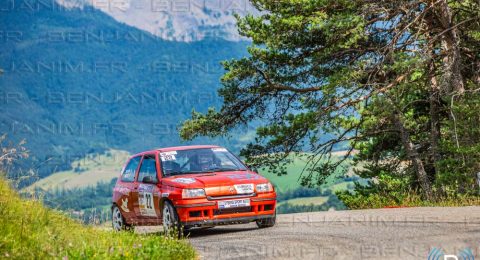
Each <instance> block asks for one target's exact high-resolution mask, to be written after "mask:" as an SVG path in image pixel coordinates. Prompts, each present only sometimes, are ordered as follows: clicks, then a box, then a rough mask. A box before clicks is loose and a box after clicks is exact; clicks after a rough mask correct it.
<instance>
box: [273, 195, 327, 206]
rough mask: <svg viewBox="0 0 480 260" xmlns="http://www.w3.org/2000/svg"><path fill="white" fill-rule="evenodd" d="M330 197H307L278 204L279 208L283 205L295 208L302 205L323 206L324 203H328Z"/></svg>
mask: <svg viewBox="0 0 480 260" xmlns="http://www.w3.org/2000/svg"><path fill="white" fill-rule="evenodd" d="M327 200H328V197H325V196H318V197H305V198H295V199H289V200H286V201H282V202H280V203H278V206H280V205H282V204H286V203H288V204H290V205H294V206H301V205H322V204H323V203H325V202H327Z"/></svg>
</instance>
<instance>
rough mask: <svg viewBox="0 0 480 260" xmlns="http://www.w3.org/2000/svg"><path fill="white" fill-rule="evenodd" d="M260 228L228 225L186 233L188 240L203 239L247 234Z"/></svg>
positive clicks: (187, 231) (192, 230)
mask: <svg viewBox="0 0 480 260" xmlns="http://www.w3.org/2000/svg"><path fill="white" fill-rule="evenodd" d="M256 229H258V227H256V226H235V225H226V226H216V227H212V228H199V229H191V230H186V231H184V235H185V237H188V238H195V237H203V236H212V235H220V234H227V233H237V232H247V231H251V230H256Z"/></svg>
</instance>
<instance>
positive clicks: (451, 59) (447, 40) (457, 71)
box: [435, 0, 465, 95]
mask: <svg viewBox="0 0 480 260" xmlns="http://www.w3.org/2000/svg"><path fill="white" fill-rule="evenodd" d="M435 6H436V8H435V9H436V16H437V19H438V21H439V22H440V25H441V28H440V29H441V30H440V31H441V32H440V33H442V35H441V39H442V41H441V42H442V49H443V50H444V52H445V58H444V76H445V79H444V81H445V87H444V88H443V89H442V90H443V91H445V93H447V94H459V95H462V94H463V93H464V92H465V84H464V80H463V76H462V59H461V53H460V47H459V42H460V41H459V38H458V30H457V28H456V27H455V25H454V24H453V21H452V13H451V10H450V7H449V6H448V2H447V0H442V1H440V2H439V3H438V4H436V5H435Z"/></svg>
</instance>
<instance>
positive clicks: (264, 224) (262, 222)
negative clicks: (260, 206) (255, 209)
mask: <svg viewBox="0 0 480 260" xmlns="http://www.w3.org/2000/svg"><path fill="white" fill-rule="evenodd" d="M276 219H277V211H275V214H274V215H273V217H271V218H264V219H259V220H257V221H256V222H257V226H258V227H259V228H268V227H273V226H275V222H276Z"/></svg>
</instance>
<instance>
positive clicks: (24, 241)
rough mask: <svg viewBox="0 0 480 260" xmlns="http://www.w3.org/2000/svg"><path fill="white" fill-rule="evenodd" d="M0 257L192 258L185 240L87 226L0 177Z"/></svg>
mask: <svg viewBox="0 0 480 260" xmlns="http://www.w3.org/2000/svg"><path fill="white" fill-rule="evenodd" d="M0 234H2V235H1V238H0V258H7V257H9V258H16V259H45V258H57V259H80V258H81V259H105V258H107V259H108V258H110V259H120V258H122V259H134V258H135V259H136V258H148V259H194V258H196V254H195V251H194V250H193V248H192V247H191V246H190V245H189V244H188V243H187V242H186V241H183V240H176V239H172V238H168V237H164V236H160V235H156V234H153V235H137V234H134V233H132V232H118V233H115V232H113V231H106V230H101V229H98V228H94V227H88V226H84V225H82V224H80V223H78V222H77V221H75V220H72V219H70V218H68V217H67V216H65V215H64V214H62V213H61V212H58V211H54V210H51V209H47V208H45V207H43V206H42V205H41V203H39V202H37V201H31V200H23V199H20V198H19V196H18V195H17V194H16V192H14V191H13V190H11V189H10V187H9V185H8V183H7V182H6V181H5V180H4V179H0Z"/></svg>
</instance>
